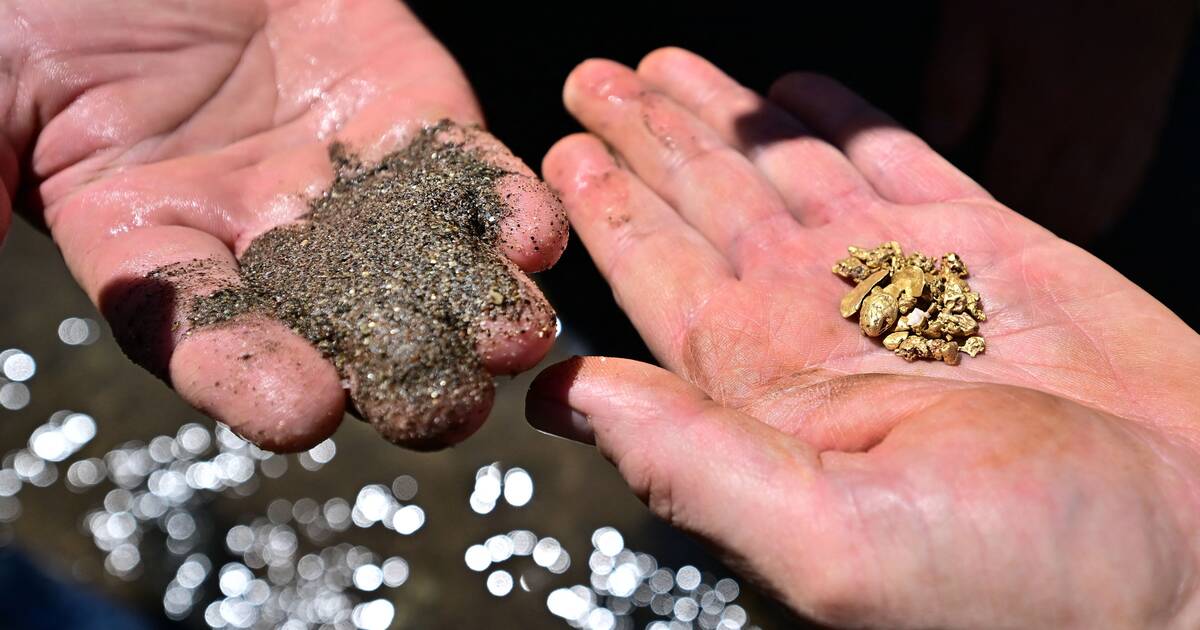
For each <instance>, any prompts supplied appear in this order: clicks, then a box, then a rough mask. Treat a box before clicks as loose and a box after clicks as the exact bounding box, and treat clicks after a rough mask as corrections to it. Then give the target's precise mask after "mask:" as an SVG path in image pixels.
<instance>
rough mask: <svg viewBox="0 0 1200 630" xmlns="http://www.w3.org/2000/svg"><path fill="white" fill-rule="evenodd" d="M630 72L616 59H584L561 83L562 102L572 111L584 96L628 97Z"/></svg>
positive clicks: (629, 92)
mask: <svg viewBox="0 0 1200 630" xmlns="http://www.w3.org/2000/svg"><path fill="white" fill-rule="evenodd" d="M632 74H633V70H631V69H630V68H629V67H628V66H625V65H623V64H620V63H617V62H616V61H612V60H609V59H600V58H592V59H586V60H584V61H583V62H581V63H580V64H579V65H577V66H575V68H574V69H573V70H571V73H570V74H568V75H567V80H566V83H565V84H564V85H563V104H565V105H566V107H567V109H568V110H570V111H572V112H574V111H576V110H577V109H578V106H579V105H580V103H581V101H582V100H584V99H586V98H604V97H608V96H612V97H617V98H624V97H628V96H630V95H631V87H632V85H631V83H630V82H629V81H628V78H629V77H631V76H632Z"/></svg>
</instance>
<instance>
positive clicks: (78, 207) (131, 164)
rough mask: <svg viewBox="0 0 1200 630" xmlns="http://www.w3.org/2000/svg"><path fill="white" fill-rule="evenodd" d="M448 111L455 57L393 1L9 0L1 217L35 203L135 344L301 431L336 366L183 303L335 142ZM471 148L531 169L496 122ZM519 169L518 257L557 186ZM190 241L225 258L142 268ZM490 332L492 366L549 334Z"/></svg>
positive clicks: (270, 332) (525, 356)
mask: <svg viewBox="0 0 1200 630" xmlns="http://www.w3.org/2000/svg"><path fill="white" fill-rule="evenodd" d="M444 118H449V119H451V120H454V121H456V122H459V123H464V124H478V123H481V122H482V118H481V114H480V111H479V108H478V105H477V103H476V102H475V99H474V97H473V95H472V93H471V90H470V87H469V86H468V84H467V82H466V79H465V77H464V76H463V75H462V72H461V71H460V70H459V68H458V67H457V65H456V64H455V62H454V60H453V59H452V58H451V57H450V55H449V54H448V53H447V52H446V51H445V50H444V49H443V48H442V47H441V45H440V44H439V43H438V42H437V41H435V40H434V39H433V37H432V36H431V35H430V34H429V33H428V32H427V31H426V30H425V29H424V27H423V26H422V25H421V24H420V23H419V22H418V21H417V20H416V19H415V18H414V17H413V15H412V14H411V13H410V12H409V11H408V10H407V9H406V8H405V7H404V5H403V4H401V3H399V2H394V1H392V0H359V1H356V2H340V1H334V0H294V1H291V2H287V1H270V2H260V1H257V0H221V1H215V2H183V1H172V2H163V1H159V0H154V1H149V0H147V1H144V2H117V1H108V0H87V1H84V2H41V1H40V0H38V1H32V2H6V3H4V4H2V5H0V176H2V179H3V184H4V185H3V187H2V188H0V236H2V235H3V234H2V232H3V230H5V229H6V228H7V226H8V221H9V220H10V209H11V206H12V205H16V206H17V207H18V208H19V209H20V210H22V211H24V212H26V213H27V214H28V216H29V218H30V219H31V220H32V221H34V222H35V223H37V224H44V225H45V226H46V227H47V228H48V229H49V231H50V233H51V234H52V235H53V237H54V240H55V242H56V243H57V244H58V245H59V247H60V248H61V250H62V253H63V256H64V258H65V260H66V263H67V265H68V266H69V267H70V269H71V271H72V273H73V274H74V275H75V277H76V279H78V281H79V283H80V284H81V285H82V286H83V288H84V289H85V290H86V291H87V293H88V295H89V296H90V297H91V298H92V299H93V301H95V302H96V304H97V305H98V306H99V307H100V308H101V310H102V311H103V312H104V314H105V315H106V316H107V317H108V318H109V320H110V323H111V324H112V325H113V329H114V334H115V335H116V336H117V338H118V340H120V341H122V342H123V345H124V346H125V347H126V351H127V352H129V353H130V355H131V356H133V357H135V358H138V359H140V360H141V361H142V362H143V363H144V364H145V367H147V368H148V369H150V370H152V371H154V372H155V373H157V374H159V375H160V376H162V377H164V378H165V379H167V380H168V381H169V382H170V383H171V384H172V385H173V386H174V387H175V388H176V389H177V390H178V391H179V393H180V394H181V395H182V396H183V397H184V398H185V399H187V400H188V401H189V402H191V403H192V404H193V405H195V406H197V407H198V408H200V409H201V410H203V411H206V412H208V413H209V414H210V415H212V416H214V417H215V418H217V419H219V420H222V421H224V422H226V423H228V424H230V425H231V426H233V428H234V429H235V430H238V431H239V432H240V433H242V434H243V435H244V436H246V437H248V438H249V439H252V440H254V441H256V442H258V443H259V444H260V445H262V446H264V447H267V448H271V449H275V450H295V449H301V448H306V447H308V446H311V445H312V444H314V443H316V442H318V441H320V440H322V439H324V438H325V437H327V436H328V435H329V434H330V433H331V432H332V431H333V430H334V429H335V428H336V426H337V424H338V422H340V420H341V418H342V415H343V414H342V412H343V408H344V406H345V394H344V392H343V389H342V387H341V384H340V379H339V377H338V375H337V373H336V371H335V370H334V369H333V367H332V366H331V365H330V364H329V363H327V362H326V361H324V360H323V359H322V357H321V356H320V355H319V354H318V353H317V351H316V350H315V349H314V348H312V347H311V346H310V345H308V344H307V343H306V342H305V341H304V340H303V339H301V338H300V337H298V336H297V335H295V334H293V333H292V332H291V331H289V330H288V329H287V328H286V327H285V326H284V325H283V324H281V323H279V322H276V321H270V320H267V319H265V318H262V317H246V318H242V319H240V320H238V321H236V322H235V323H234V324H232V325H229V326H225V327H222V328H219V329H209V330H202V331H197V332H195V333H194V334H190V335H188V334H186V333H188V332H189V331H188V329H187V328H188V327H187V321H186V317H185V316H183V314H182V309H183V307H185V306H186V304H187V303H188V302H187V300H188V299H190V298H191V297H193V296H194V295H196V294H198V293H202V292H206V291H209V290H211V289H212V288H214V287H216V286H218V285H219V284H220V283H222V282H228V281H230V280H232V279H234V278H235V277H236V269H237V263H236V256H237V255H239V254H240V253H241V252H243V251H244V250H245V248H246V247H247V246H248V245H249V243H250V242H251V241H252V240H253V239H254V237H255V236H257V235H259V234H262V233H263V232H265V231H267V230H269V229H271V228H272V227H275V226H277V225H280V224H283V223H287V222H289V221H293V220H295V219H297V218H298V217H300V216H301V215H302V214H303V213H304V212H305V211H306V209H307V198H308V197H309V196H312V195H316V194H319V193H320V191H322V190H323V189H325V188H327V187H328V185H329V183H330V182H331V181H332V177H333V171H332V168H331V166H330V164H329V160H328V156H327V154H328V148H329V145H330V144H331V143H332V142H334V141H340V142H342V143H344V144H346V145H347V146H348V147H349V148H350V150H352V151H355V152H357V153H359V154H360V155H361V156H362V157H364V158H365V159H372V158H377V157H379V156H381V155H383V154H385V153H386V152H389V151H392V150H395V149H396V148H398V147H400V146H402V144H403V143H404V142H405V141H406V138H408V137H411V135H412V133H413V132H414V131H415V130H416V129H419V128H420V127H421V126H422V125H426V124H430V123H432V122H436V121H438V120H441V119H444ZM481 148H482V149H484V150H486V151H487V152H488V153H489V154H491V155H492V156H493V159H495V160H496V161H497V162H498V163H499V164H500V165H501V166H503V167H504V168H506V169H507V170H510V171H513V172H515V173H517V174H515V175H511V176H508V177H510V178H513V179H512V180H509V181H507V182H506V181H504V180H502V181H501V183H500V184H499V185H500V186H501V188H502V189H503V188H504V187H505V186H511V185H512V184H514V183H516V184H520V183H521V182H520V181H519V180H522V179H528V178H531V177H533V173H532V172H531V171H530V170H529V169H528V168H527V167H526V166H524V165H523V164H521V163H520V162H519V160H517V159H516V158H514V157H512V156H511V154H508V153H507V151H505V150H504V149H503V147H502V146H501V145H500V144H499V143H498V142H496V141H495V140H493V139H488V138H485V139H484V140H483V141H482V145H481ZM524 184H525V185H523V186H517V187H513V189H515V190H517V192H518V194H517V195H515V196H514V197H513V200H514V203H515V205H516V208H515V211H514V213H513V215H512V217H511V218H510V219H511V220H512V221H513V223H512V224H511V225H510V227H512V228H513V230H511V231H509V232H508V233H509V234H510V235H512V236H513V237H514V238H511V239H509V240H507V241H505V242H502V243H501V244H500V247H501V249H502V251H504V253H505V254H507V255H508V256H509V258H511V259H512V260H513V262H515V263H516V264H517V265H518V266H519V267H520V268H521V269H523V270H524V271H526V272H528V271H536V270H539V269H542V268H545V267H547V266H549V265H550V264H552V263H553V262H554V260H555V258H557V256H558V254H559V252H561V250H562V247H563V246H564V245H565V237H566V234H565V231H564V230H563V229H562V227H561V222H560V215H561V208H560V207H559V205H558V203H557V201H556V199H555V198H554V196H553V195H552V194H551V193H550V192H549V190H548V189H546V188H545V187H544V185H541V184H538V183H535V182H530V181H525V182H524ZM18 190H19V191H21V193H20V195H21V196H20V197H19V198H16V197H17V194H18V193H17V191H18ZM501 192H506V191H505V190H502V191H501ZM14 198H16V199H14ZM518 224H519V226H520V227H519V229H518V228H516V227H515V226H516V225H518ZM531 243H537V244H540V245H541V247H540V248H538V249H536V250H535V249H534V248H533V247H531V246H530V244H531ZM193 259H205V260H211V261H214V263H213V264H214V265H215V269H212V270H210V272H209V274H208V277H207V278H205V279H203V280H202V281H193V282H190V284H188V285H187V286H173V285H171V286H164V285H162V284H159V283H156V282H148V281H146V280H145V278H146V275H147V274H148V273H149V272H151V271H153V270H155V269H157V268H160V267H163V266H165V265H169V264H171V263H177V262H186V261H191V260H193ZM518 325H519V324H518ZM510 327H511V323H510ZM503 328H504V324H503V323H501V324H499V329H503ZM155 329H157V330H155ZM514 330H515V328H514ZM492 337H494V338H501V339H503V341H502V342H494V343H492V345H490V346H488V347H482V346H483V345H485V342H481V344H480V345H481V348H480V350H481V352H482V353H483V354H485V355H486V356H485V365H486V367H488V368H489V370H491V371H493V372H514V371H519V370H521V369H524V368H526V367H528V366H530V365H532V364H534V363H536V361H537V360H538V359H539V358H540V357H541V356H542V355H543V354H544V353H545V352H546V350H547V349H548V347H549V343H550V340H549V339H538V338H536V337H533V336H530V335H525V336H522V335H520V334H517V333H513V334H511V335H507V334H500V335H492ZM486 413H487V409H486V408H481V409H474V410H472V411H470V412H469V414H468V415H469V416H470V418H469V419H468V421H467V422H466V426H465V430H464V431H462V432H460V433H459V434H457V435H454V436H448V439H461V438H462V437H465V435H466V434H467V433H469V432H470V431H471V430H473V429H474V428H475V427H477V426H478V423H479V422H482V420H483V418H484V417H485V416H486Z"/></svg>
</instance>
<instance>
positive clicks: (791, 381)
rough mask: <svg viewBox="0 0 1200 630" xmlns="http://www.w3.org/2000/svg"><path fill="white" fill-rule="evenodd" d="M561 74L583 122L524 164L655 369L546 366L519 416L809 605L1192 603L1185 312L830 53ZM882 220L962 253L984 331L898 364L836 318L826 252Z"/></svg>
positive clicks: (1005, 609)
mask: <svg viewBox="0 0 1200 630" xmlns="http://www.w3.org/2000/svg"><path fill="white" fill-rule="evenodd" d="M564 99H565V102H566V105H567V108H568V109H569V110H570V111H571V112H572V114H574V115H575V117H576V118H578V119H579V120H580V121H581V122H582V123H583V124H584V126H585V127H587V128H588V129H589V130H590V131H591V132H592V133H591V134H579V135H574V136H570V137H568V138H565V139H563V140H562V141H560V142H559V143H558V144H557V145H556V146H555V147H554V148H553V149H552V150H551V151H550V153H549V154H548V155H547V157H546V160H545V163H544V172H545V175H546V177H547V179H548V181H549V182H550V184H551V185H552V186H553V187H555V188H556V189H557V190H559V191H560V193H561V194H562V195H563V201H564V203H565V205H566V207H567V212H568V216H569V217H570V219H571V221H572V223H573V225H574V226H575V229H576V230H578V233H579V234H580V236H581V238H582V239H583V241H584V243H585V244H586V245H587V248H588V250H589V252H590V253H591V255H592V257H593V259H594V260H595V262H596V265H597V266H598V267H599V269H600V270H601V272H602V273H604V275H605V276H606V278H607V279H608V281H609V282H610V283H611V285H612V287H613V290H614V292H615V294H616V297H617V300H618V302H619V303H620V304H621V306H622V308H623V309H624V310H625V311H626V312H627V313H628V315H629V317H630V318H631V319H632V321H633V322H634V324H635V326H636V327H637V328H638V330H639V331H640V333H641V334H642V336H643V337H644V338H645V339H646V341H647V343H648V344H649V346H650V347H651V349H652V350H653V351H654V352H655V355H656V356H657V357H658V358H659V360H660V361H661V362H662V365H663V366H664V367H665V368H666V369H661V368H657V367H653V366H649V365H644V364H640V363H634V362H630V361H625V360H620V359H605V358H577V359H574V360H571V361H568V362H566V363H563V364H560V365H557V366H554V367H552V368H550V369H549V370H547V371H546V372H544V373H543V374H542V375H540V376H539V377H538V379H537V380H536V381H535V383H534V385H533V386H532V388H531V391H530V393H529V398H528V414H529V416H530V419H531V421H532V422H533V423H534V424H535V425H536V426H538V427H539V428H542V429H544V430H547V431H551V432H554V433H557V434H560V435H565V436H567V437H572V438H575V439H579V440H582V441H594V442H595V444H596V445H597V446H598V447H599V449H600V450H601V452H603V453H604V454H605V455H606V456H607V457H609V458H610V459H611V460H612V461H613V462H614V463H615V464H616V465H617V467H618V468H619V470H620V472H621V474H622V475H623V476H624V477H625V478H626V479H627V480H628V481H629V483H630V484H631V485H632V486H633V488H634V489H635V491H637V492H638V493H639V494H640V495H641V496H642V497H644V498H645V500H646V501H647V502H648V503H649V505H650V507H651V508H652V509H653V510H654V511H655V512H657V513H658V514H659V515H661V516H663V517H664V518H666V519H667V520H669V521H670V522H671V523H673V524H675V525H678V526H680V527H682V528H684V529H687V530H689V531H691V532H694V533H696V534H698V535H699V536H701V537H702V538H704V539H706V540H710V541H712V542H714V543H715V544H716V545H717V546H718V547H719V548H720V549H722V550H723V551H724V552H725V554H726V556H727V558H728V559H729V560H731V561H732V562H733V563H734V564H735V565H736V566H740V567H742V568H743V569H745V570H746V571H748V572H750V573H752V574H753V575H756V576H757V577H758V578H759V579H760V580H761V581H762V582H763V583H764V584H766V585H767V586H768V587H769V588H771V589H773V590H774V591H775V592H777V593H778V594H779V596H780V597H781V598H782V599H783V600H784V601H785V602H787V603H788V604H789V605H791V606H792V607H794V608H795V609H796V610H798V611H800V612H802V613H804V614H806V615H810V616H812V617H815V618H817V619H819V620H822V621H825V622H831V623H838V624H847V625H872V626H886V627H980V626H987V627H1022V628H1024V627H1068V626H1070V627H1154V626H1175V627H1194V626H1195V625H1196V623H1197V617H1198V615H1200V608H1198V606H1200V599H1198V596H1197V588H1198V587H1200V584H1198V583H1197V576H1198V575H1200V573H1198V570H1200V557H1198V553H1200V537H1198V536H1197V534H1198V533H1200V510H1198V507H1200V506H1198V499H1197V497H1198V496H1200V494H1198V493H1200V455H1198V453H1197V451H1196V449H1197V446H1198V443H1197V439H1196V437H1197V435H1198V434H1200V391H1198V390H1197V388H1196V383H1198V382H1200V337H1198V336H1197V334H1196V333H1195V332H1194V331H1192V330H1191V329H1189V328H1188V327H1187V326H1186V325H1185V324H1184V323H1183V322H1181V321H1180V320H1179V319H1178V318H1177V317H1175V316H1174V315H1173V314H1172V313H1171V312H1170V311H1168V310H1167V309H1166V308H1165V307H1163V306H1162V305H1161V304H1159V303H1158V302H1157V301H1155V300H1154V299H1153V298H1152V297H1151V296H1149V295H1147V294H1146V293H1145V292H1143V291H1142V290H1140V289H1139V288H1138V287H1136V286H1134V285H1133V284H1131V283H1130V282H1128V281H1127V280H1125V279H1124V278H1123V277H1121V275H1120V274H1118V273H1117V272H1115V271H1114V270H1112V269H1111V268H1109V267H1108V266H1106V265H1105V264H1104V263H1102V262H1100V261H1099V260H1097V259H1095V258H1094V257H1092V256H1090V255H1089V254H1087V253H1086V252H1084V251H1083V250H1081V249H1079V248H1077V247H1075V246H1073V245H1071V244H1069V243H1067V242H1065V241H1063V240H1061V239H1059V238H1056V237H1055V236H1054V235H1053V234H1051V233H1050V232H1048V231H1046V230H1044V229H1042V228H1040V227H1038V226H1037V225H1035V224H1034V223H1032V222H1030V221H1029V220H1027V219H1025V218H1023V217H1022V216H1021V215H1019V214H1017V213H1015V212H1013V211H1011V210H1009V209H1008V208H1005V207H1003V206H1001V205H1000V204H998V203H997V202H995V201H994V200H993V199H992V198H991V197H990V196H989V195H988V194H987V192H985V191H984V190H983V189H981V188H980V187H979V186H978V185H977V184H975V183H974V182H973V181H971V180H970V179H969V178H967V177H965V176H964V175H963V174H961V173H960V172H958V171H957V170H956V169H954V168H953V167H952V166H951V165H950V164H949V163H947V162H946V161H945V160H943V159H942V158H941V157H939V156H938V155H937V154H936V153H934V152H933V151H932V150H931V149H929V147H928V146H926V145H925V144H924V143H923V142H922V141H921V140H919V139H918V138H917V137H916V136H914V135H913V134H911V133H909V132H907V131H904V130H902V129H900V128H898V127H897V126H896V125H895V124H894V123H893V122H892V121H891V120H890V119H889V118H888V117H887V116H885V115H884V114H883V113H881V112H879V111H878V110H876V109H874V108H873V107H871V106H870V105H869V104H867V103H866V102H864V101H863V100H862V99H861V98H860V97H858V96H856V95H855V94H853V93H851V92H850V91H848V90H847V89H845V88H844V87H842V86H840V85H838V84H837V83H836V82H834V81H832V80H830V79H828V78H824V77H820V76H812V75H804V74H796V75H789V76H786V77H784V78H783V79H781V80H780V81H778V82H777V83H776V84H775V86H774V87H773V88H772V90H771V93H770V97H769V99H764V98H762V97H760V96H758V95H756V94H755V93H753V92H752V91H750V90H748V89H746V88H744V87H741V86H739V85H738V84H737V83H736V82H734V81H733V80H732V79H730V78H729V77H727V76H725V75H724V74H722V73H721V72H720V71H719V70H718V69H716V68H715V67H713V66H712V65H710V64H709V63H707V62H706V61H704V60H702V59H700V58H698V57H696V56H695V55H692V54H690V53H687V52H684V51H681V50H677V49H664V50H661V51H657V52H655V53H653V54H651V55H649V56H648V57H646V58H645V59H644V60H643V61H642V63H641V64H640V66H639V67H638V69H637V70H636V71H634V70H631V69H629V68H626V67H624V66H621V65H619V64H616V63H613V62H608V61H600V60H593V61H588V62H586V63H584V64H582V65H580V66H579V67H578V68H577V69H576V70H575V71H574V72H573V73H572V74H571V76H570V78H569V79H568V81H567V85H566V88H565V96H564ZM593 134H594V135H593ZM606 145H607V146H606ZM610 149H611V150H612V151H613V153H610ZM614 153H615V157H614ZM889 240H896V241H899V242H900V243H901V244H903V245H904V246H905V247H906V248H908V249H909V250H919V251H923V252H926V253H931V254H940V253H943V252H948V251H955V252H957V253H959V254H960V255H961V256H962V257H963V259H964V260H965V261H966V262H967V264H968V265H969V267H970V271H971V279H970V282H971V285H972V288H974V289H975V290H977V291H979V292H980V293H981V294H982V295H983V298H984V301H985V303H984V306H985V308H986V309H987V313H988V320H987V322H986V323H984V324H983V325H982V329H981V333H982V334H983V335H984V336H985V337H986V338H987V341H988V349H987V351H986V352H985V353H984V354H982V355H980V356H979V357H978V358H974V359H971V358H965V357H964V358H963V360H962V363H961V365H958V366H949V365H945V364H942V363H934V362H916V363H906V362H904V361H902V360H900V359H899V358H897V357H896V356H894V355H892V353H890V352H888V351H886V350H884V349H883V348H882V347H880V345H879V343H878V341H876V340H872V339H869V338H867V337H865V336H864V335H863V334H862V333H861V331H860V330H859V328H858V326H857V325H856V322H854V321H847V320H844V319H842V318H841V317H840V316H839V314H838V308H837V305H838V301H839V299H840V298H841V296H842V295H843V294H844V293H845V292H846V291H847V290H848V285H846V284H845V283H844V282H843V281H842V280H841V279H840V278H838V277H836V276H834V275H833V274H831V273H830V266H831V264H832V263H833V262H834V261H835V260H837V259H839V258H841V257H843V256H844V252H845V248H846V246H847V245H859V246H864V247H873V246H875V245H876V244H878V243H880V242H883V241H889Z"/></svg>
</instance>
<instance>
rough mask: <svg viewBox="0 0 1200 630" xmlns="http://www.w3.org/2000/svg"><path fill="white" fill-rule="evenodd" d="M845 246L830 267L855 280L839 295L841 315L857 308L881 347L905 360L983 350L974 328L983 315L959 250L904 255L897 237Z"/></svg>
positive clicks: (954, 361) (951, 359)
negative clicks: (842, 254)
mask: <svg viewBox="0 0 1200 630" xmlns="http://www.w3.org/2000/svg"><path fill="white" fill-rule="evenodd" d="M848 250H849V252H850V256H849V257H847V258H844V259H842V260H839V261H838V262H837V264H836V265H834V266H833V273H835V274H837V275H839V276H841V277H843V278H845V279H847V280H850V281H851V282H855V283H857V286H855V287H854V288H853V289H851V291H850V292H849V293H847V294H846V297H844V298H842V304H841V311H842V317H854V315H855V314H858V325H859V327H861V328H862V331H863V332H864V333H866V335H867V336H868V337H881V336H882V337H883V347H885V348H887V349H888V350H891V351H892V352H895V353H896V354H897V355H899V356H900V357H901V358H903V359H904V360H905V361H916V360H917V359H931V360H934V361H945V362H946V363H948V364H950V365H958V361H959V352H965V353H967V354H969V355H971V356H972V357H974V356H975V355H977V354H979V353H980V352H983V351H984V349H985V348H986V344H985V343H984V341H983V337H980V336H979V334H978V333H979V322H982V321H985V320H987V315H985V314H984V312H983V303H982V302H981V301H980V298H979V294H978V293H976V292H974V291H972V290H971V286H970V285H969V284H967V281H966V277H967V265H966V263H964V262H963V260H962V258H959V257H958V254H955V253H953V252H951V253H948V254H946V255H945V256H942V258H941V260H940V261H937V260H935V259H933V258H930V257H929V256H926V255H925V254H922V253H920V252H913V253H911V254H909V255H908V256H905V255H904V252H903V251H902V250H901V249H900V244H899V243H897V242H896V241H890V242H887V243H884V244H882V245H880V246H879V247H876V248H875V249H860V248H858V247H854V246H851V247H849V248H848Z"/></svg>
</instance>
